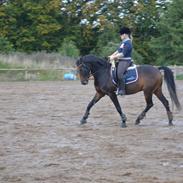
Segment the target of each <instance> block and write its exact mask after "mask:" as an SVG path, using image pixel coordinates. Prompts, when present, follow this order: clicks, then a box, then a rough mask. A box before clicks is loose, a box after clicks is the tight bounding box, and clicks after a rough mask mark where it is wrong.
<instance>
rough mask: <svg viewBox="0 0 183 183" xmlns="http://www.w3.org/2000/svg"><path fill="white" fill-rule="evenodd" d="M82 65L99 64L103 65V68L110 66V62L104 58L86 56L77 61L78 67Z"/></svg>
mask: <svg viewBox="0 0 183 183" xmlns="http://www.w3.org/2000/svg"><path fill="white" fill-rule="evenodd" d="M82 63H85V64H87V63H88V64H99V65H102V66H105V67H107V66H108V64H109V63H108V62H107V60H106V59H104V58H99V57H97V56H95V55H85V56H83V57H81V58H80V59H79V60H77V62H76V64H77V65H80V64H82Z"/></svg>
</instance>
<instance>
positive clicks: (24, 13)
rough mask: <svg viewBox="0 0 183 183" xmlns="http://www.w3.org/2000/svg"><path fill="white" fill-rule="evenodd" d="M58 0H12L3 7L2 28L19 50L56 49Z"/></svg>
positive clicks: (0, 16) (58, 34)
mask: <svg viewBox="0 0 183 183" xmlns="http://www.w3.org/2000/svg"><path fill="white" fill-rule="evenodd" d="M59 13H60V1H59V0H50V1H49V0H42V1H39V2H37V1H35V0H13V1H7V3H6V4H5V5H2V6H1V8H0V25H1V28H0V32H1V35H0V36H3V37H6V38H8V40H9V41H10V42H11V43H12V44H13V45H14V48H15V49H16V50H17V51H25V52H31V51H40V50H46V51H53V50H56V49H57V47H58V46H59V44H60V40H59V37H60V30H61V29H62V25H61V22H60V19H61V18H60V14H59Z"/></svg>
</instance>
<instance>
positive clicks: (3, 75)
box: [0, 61, 69, 81]
mask: <svg viewBox="0 0 183 183" xmlns="http://www.w3.org/2000/svg"><path fill="white" fill-rule="evenodd" d="M24 68H25V66H23V65H18V64H9V63H4V62H1V61H0V69H5V70H0V81H27V80H28V81H29V80H36V81H60V80H63V76H64V73H65V72H69V71H64V70H54V69H53V70H51V69H48V70H46V69H45V68H37V69H38V70H34V68H33V70H31V68H28V69H29V70H28V71H26V70H21V69H24ZM6 69H20V70H6Z"/></svg>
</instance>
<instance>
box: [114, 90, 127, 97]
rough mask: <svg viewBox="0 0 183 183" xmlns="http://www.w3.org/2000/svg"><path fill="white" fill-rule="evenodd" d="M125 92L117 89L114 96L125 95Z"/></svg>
mask: <svg viewBox="0 0 183 183" xmlns="http://www.w3.org/2000/svg"><path fill="white" fill-rule="evenodd" d="M125 94H126V93H125V91H124V90H120V89H119V88H118V89H117V92H116V95H121V96H122V95H125Z"/></svg>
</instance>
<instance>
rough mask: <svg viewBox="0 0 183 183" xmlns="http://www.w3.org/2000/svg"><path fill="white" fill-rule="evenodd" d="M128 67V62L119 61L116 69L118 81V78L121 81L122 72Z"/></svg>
mask: <svg viewBox="0 0 183 183" xmlns="http://www.w3.org/2000/svg"><path fill="white" fill-rule="evenodd" d="M129 66H130V62H129V61H119V63H118V68H117V76H118V79H119V78H120V79H121V80H122V78H123V74H124V72H125V71H126V70H127V68H128V67H129Z"/></svg>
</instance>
